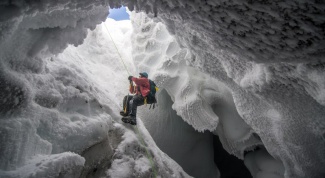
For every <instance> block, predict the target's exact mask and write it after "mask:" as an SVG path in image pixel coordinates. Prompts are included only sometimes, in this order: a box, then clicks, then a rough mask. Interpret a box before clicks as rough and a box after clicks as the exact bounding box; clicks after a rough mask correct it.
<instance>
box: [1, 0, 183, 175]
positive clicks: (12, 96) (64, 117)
mask: <svg viewBox="0 0 325 178" xmlns="http://www.w3.org/2000/svg"><path fill="white" fill-rule="evenodd" d="M108 5H109V4H108V2H106V1H89V0H84V1H42V2H32V1H14V2H12V1H8V2H1V3H0V29H1V30H0V39H1V40H0V49H1V50H0V59H1V61H0V105H1V107H0V133H1V134H0V143H1V144H0V177H46V176H48V177H69V178H70V177H86V176H89V174H92V176H94V177H100V176H104V175H106V171H107V169H108V168H109V167H110V164H109V163H110V162H113V160H114V159H112V156H113V154H114V153H115V152H116V151H119V152H120V153H121V154H123V155H126V156H127V155H128V154H129V153H125V150H126V149H125V148H127V147H141V148H142V149H141V150H142V151H141V152H143V150H144V148H145V147H147V146H148V145H143V146H141V144H140V142H139V138H137V137H135V138H133V140H132V142H126V143H123V145H124V146H121V147H120V148H121V149H122V150H115V149H117V148H118V145H120V144H122V141H123V140H125V138H126V136H124V137H123V135H124V134H126V133H127V132H130V131H129V129H126V128H125V127H124V126H122V125H119V126H116V125H115V124H114V123H116V122H119V117H117V113H118V110H119V109H120V107H119V101H120V99H121V98H122V96H123V94H124V93H123V94H122V92H121V91H118V90H114V88H115V86H114V83H118V80H120V81H121V78H119V77H117V78H115V79H116V80H113V81H112V82H111V83H110V77H112V78H113V79H114V77H116V76H118V73H116V74H114V73H112V71H115V72H116V71H118V72H119V73H121V74H122V73H123V72H124V74H125V75H126V72H125V71H124V70H123V65H122V64H121V63H120V62H119V61H116V60H115V59H116V57H117V56H118V53H117V52H116V50H115V47H114V44H113V43H112V42H111V41H110V39H109V36H108V35H107V32H104V31H105V28H104V26H102V27H100V28H98V29H97V31H96V32H90V30H94V29H95V27H96V26H97V25H98V24H99V23H101V22H102V21H104V20H106V19H107V15H108ZM110 5H111V6H112V7H115V5H116V6H118V4H110ZM113 24H114V23H112V22H111V24H109V23H108V24H107V26H110V25H112V26H113ZM130 27H131V25H130V24H129V23H127V24H124V27H121V29H114V30H113V31H114V32H116V33H115V35H117V37H118V38H117V39H119V40H118V42H117V45H123V42H125V40H124V38H121V36H123V35H124V33H126V31H129V30H130V29H131V28H130ZM88 34H89V35H88ZM103 34H104V35H103ZM87 35H88V40H86V41H85V38H86V37H87ZM103 36H105V37H106V38H105V40H103V38H101V37H103ZM123 40H124V41H123ZM83 43H85V46H80V48H75V47H73V46H78V45H81V44H83ZM120 43H121V44H120ZM72 45H73V46H72ZM103 46H104V47H103ZM128 46H130V45H128ZM100 47H103V48H100ZM64 49H66V51H65V53H64V54H61V55H59V53H61V52H63V50H64ZM96 49H98V50H96ZM126 51H131V50H130V49H126ZM95 53H96V54H97V56H96V58H95V57H94V54H95ZM128 55H129V56H130V53H127V54H126V55H125V56H124V57H126V58H129V56H128ZM96 59H97V60H96ZM112 61H113V62H112ZM114 62H115V63H114ZM98 69H100V70H98ZM122 70H123V71H122ZM98 76H100V77H98ZM109 84H110V85H109ZM121 87H124V88H127V84H125V86H123V84H121ZM142 130H145V128H142ZM141 132H142V133H143V131H141ZM132 134H133V136H135V133H134V132H132V131H131V133H129V135H132ZM146 138H147V139H146V142H144V143H142V144H148V142H149V141H150V139H151V138H150V137H146ZM148 140H149V141H148ZM150 146H151V147H150V148H148V150H149V152H153V153H154V155H152V157H153V159H155V160H156V169H158V171H157V172H158V175H164V177H168V175H175V176H176V177H189V176H188V175H187V174H186V173H185V172H184V171H183V170H182V168H180V167H179V166H178V165H177V164H176V163H175V162H173V161H172V160H171V159H170V158H168V156H166V155H164V154H163V153H162V152H161V151H160V150H159V149H158V148H156V146H155V145H154V144H151V145H150ZM129 151H130V150H129ZM71 152H74V153H71ZM134 154H135V155H136V157H135V158H134V160H135V161H136V162H137V163H138V164H137V166H136V167H135V168H134V169H131V170H132V172H131V174H130V175H129V176H127V177H131V176H132V175H133V174H138V175H141V174H142V173H145V174H146V175H147V174H151V173H152V169H151V168H150V169H140V168H139V167H141V165H145V164H146V163H147V162H146V161H145V160H144V159H140V157H139V158H138V157H137V156H140V153H139V152H138V153H134ZM159 157H164V158H159ZM159 160H162V161H160V162H159ZM94 170H97V171H94ZM94 172H95V173H94Z"/></svg>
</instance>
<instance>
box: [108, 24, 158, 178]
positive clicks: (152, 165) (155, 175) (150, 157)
mask: <svg viewBox="0 0 325 178" xmlns="http://www.w3.org/2000/svg"><path fill="white" fill-rule="evenodd" d="M104 26H105V28H106V30H107V32H108V35H109V37H110V38H111V40H112V42H113V44H114V46H115V49H116V51H117V53H118V55H119V57H120V59H121V61H122V63H123V66H124V68H125V70H126V72H127V73H128V74H129V75H130V72H129V70H128V68H127V67H126V65H125V63H124V61H123V58H122V56H121V54H120V52H119V50H118V48H117V46H116V44H115V42H114V40H113V38H112V36H111V34H110V32H109V30H108V28H107V26H106V24H105V22H104ZM130 85H131V84H130ZM128 98H129V94H128V97H127V99H126V102H128ZM126 107H127V103H125V108H124V112H126V111H127V108H126ZM134 127H135V130H136V134H137V135H138V137H139V139H140V142H141V144H142V145H144V148H145V150H146V154H147V158H148V159H149V162H150V164H151V167H152V170H153V174H154V177H155V178H156V177H157V171H156V167H155V164H154V161H153V158H152V156H151V154H150V152H149V151H148V149H147V147H146V144H145V141H144V139H143V137H142V135H141V133H140V131H139V128H138V126H137V125H136V126H134Z"/></svg>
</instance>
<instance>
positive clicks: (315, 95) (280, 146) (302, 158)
mask: <svg viewBox="0 0 325 178" xmlns="http://www.w3.org/2000/svg"><path fill="white" fill-rule="evenodd" d="M147 3H149V5H147V6H145V7H143V6H140V9H141V10H144V11H149V12H152V17H153V18H154V19H155V20H156V21H161V22H163V23H164V24H166V26H167V29H168V31H169V32H171V33H172V34H173V35H174V36H175V38H176V41H177V42H178V43H179V46H180V47H181V48H185V51H189V53H187V52H185V51H184V50H183V52H179V50H173V49H175V48H177V47H175V44H174V43H170V48H166V49H165V48H163V50H164V51H165V56H163V57H162V58H163V60H165V61H164V63H163V64H162V65H161V66H158V65H157V68H155V69H154V70H151V71H152V74H151V75H156V79H157V80H159V81H162V83H161V84H162V86H164V87H166V88H167V89H166V90H167V92H168V93H169V94H170V95H171V97H172V100H173V101H174V105H173V108H174V109H175V110H176V111H177V113H178V114H179V115H181V116H182V118H183V119H184V120H185V121H186V122H188V123H189V124H191V125H192V126H193V127H194V128H196V129H197V130H213V129H214V128H216V126H217V125H218V122H220V116H221V115H222V113H218V111H213V110H214V109H213V108H214V107H213V104H211V103H209V102H208V100H207V101H206V102H205V100H204V99H203V97H202V96H201V95H202V94H204V92H202V93H201V92H200V90H199V91H198V90H197V89H198V88H200V87H201V85H197V82H195V81H196V77H198V78H202V77H203V76H200V75H199V74H198V73H197V72H188V73H191V75H185V76H184V75H183V74H184V72H181V73H179V72H178V70H177V69H175V68H187V67H185V64H189V65H190V66H192V67H193V68H196V69H199V70H200V71H201V72H203V73H205V74H208V76H209V77H211V78H214V79H217V80H218V81H219V82H220V83H222V84H223V85H221V86H225V91H228V92H226V93H225V92H224V93H222V94H221V95H222V96H224V95H225V94H227V93H230V95H231V97H227V100H228V101H229V102H228V103H229V106H231V105H232V106H234V107H233V109H234V110H233V111H235V112H237V113H238V115H237V116H235V115H236V114H235V115H234V116H232V117H240V118H242V119H243V120H244V123H243V125H245V124H247V125H248V126H249V127H248V128H250V129H251V130H250V129H247V131H248V132H246V133H247V134H246V137H244V138H240V139H239V140H241V141H243V140H246V141H247V142H245V143H250V144H248V145H244V146H235V145H236V144H237V143H241V142H238V140H224V141H223V144H224V145H226V146H225V147H226V148H227V149H228V150H229V152H230V153H233V154H235V155H236V156H237V157H239V158H242V157H243V153H244V150H245V149H249V148H250V146H249V145H251V146H252V145H259V144H263V145H264V146H265V147H266V149H267V151H268V152H269V153H270V154H271V155H272V156H273V157H274V158H276V159H277V160H281V162H282V163H283V164H284V166H285V176H286V177H323V176H324V175H325V172H324V170H323V168H322V167H324V165H325V155H324V152H323V150H324V148H325V142H324V133H325V129H324V128H325V127H324V125H325V120H324V114H325V113H324V112H325V107H324V106H325V104H324V91H325V90H324V89H325V88H324V87H325V85H324V83H325V80H324V30H323V25H322V24H323V23H324V18H323V17H324V3H323V2H319V1H312V2H311V1H290V2H289V1H284V2H274V1H263V2H253V1H245V0H244V1H236V2H234V1H204V2H200V1H182V0H179V1H173V2H171V1H168V2H167V1H159V2H157V1H147ZM143 30H146V29H145V28H143ZM158 39H159V37H158ZM157 41H159V40H157ZM146 44H147V45H145V46H146V48H145V49H144V50H147V49H151V48H152V47H154V48H160V47H161V46H159V45H160V43H159V42H154V41H153V40H151V41H150V40H149V41H148V43H146ZM173 46H174V47H173ZM175 51H176V52H175ZM175 53H177V54H175ZM169 54H172V55H169ZM177 55H183V56H182V57H180V58H183V59H185V60H186V62H180V61H177V62H175V61H174V60H175V59H179V57H173V56H177ZM157 56H158V57H157ZM159 57H160V56H159V54H157V55H156V56H155V55H152V58H159ZM139 58H141V57H139ZM136 59H137V58H136ZM148 61H149V60H148ZM151 61H154V60H153V59H151ZM152 63H153V62H150V64H152ZM175 63H176V64H175ZM173 65H174V66H173ZM175 65H176V66H175ZM142 66H143V68H142V69H143V70H146V69H148V67H146V64H145V63H144V64H143V65H142ZM162 68H165V69H162ZM166 68H168V70H172V71H173V72H174V73H173V72H170V71H168V70H166ZM159 69H162V70H161V71H168V72H166V73H164V72H161V73H159ZM186 70H188V69H186ZM180 71H185V70H182V69H180ZM192 74H193V75H192ZM200 81H201V80H200ZM175 83H177V84H175ZM209 84H211V83H210V82H209ZM198 86H199V87H198ZM208 88H209V87H208ZM210 88H213V89H214V90H216V88H220V85H218V87H214V86H213V87H210ZM218 90H220V89H217V91H218ZM218 92H219V91H218ZM178 96H180V97H178ZM208 96H209V94H208ZM185 98H186V99H187V101H188V102H187V101H184V102H180V100H185ZM231 98H232V99H231ZM220 101H224V100H220ZM232 101H233V103H232ZM178 103H180V104H178ZM184 103H186V104H184ZM181 104H184V107H182V106H181ZM193 108H201V109H198V110H194V111H193ZM217 108H218V107H217ZM186 109H188V110H187V111H188V112H183V111H184V110H186ZM211 111H213V112H211ZM200 112H201V113H200ZM190 113H192V114H190ZM196 114H197V115H199V116H197V115H196ZM214 114H216V115H217V117H216V116H214ZM200 116H203V117H202V118H201V117H200ZM193 118H199V119H197V120H195V119H193ZM226 122H227V121H226ZM219 130H220V129H218V128H216V131H215V132H218V133H219V134H224V132H220V131H219ZM254 133H256V134H257V136H258V137H256V138H254V135H255V134H254ZM259 139H261V140H260V141H259ZM238 148H241V149H240V150H238Z"/></svg>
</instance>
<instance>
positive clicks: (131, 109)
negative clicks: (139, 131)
mask: <svg viewBox="0 0 325 178" xmlns="http://www.w3.org/2000/svg"><path fill="white" fill-rule="evenodd" d="M139 74H140V76H139V78H136V77H133V76H129V77H128V80H129V81H130V93H132V94H135V95H134V96H132V95H127V96H125V97H124V99H123V108H124V110H123V111H121V112H120V114H121V115H122V116H123V118H122V121H123V122H125V123H130V124H132V125H136V124H137V121H136V115H137V107H138V106H141V105H143V104H144V103H145V102H146V101H147V100H151V98H147V96H148V97H149V93H150V83H149V79H148V74H147V73H146V72H141V73H139ZM133 82H134V83H135V86H133Z"/></svg>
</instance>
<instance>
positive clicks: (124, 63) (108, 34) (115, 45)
mask: <svg viewBox="0 0 325 178" xmlns="http://www.w3.org/2000/svg"><path fill="white" fill-rule="evenodd" d="M104 26H105V28H106V30H107V32H108V35H109V37H110V38H111V40H112V42H113V44H114V46H115V49H116V51H117V53H118V55H119V56H120V59H121V61H122V63H123V66H124V68H125V70H126V72H127V73H128V74H129V75H130V72H129V70H128V68H127V67H126V65H125V63H124V61H123V58H122V56H121V54H120V51H119V50H118V49H117V46H116V44H115V42H114V40H113V38H112V36H111V33H110V32H109V30H108V28H107V26H106V24H105V22H104Z"/></svg>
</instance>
